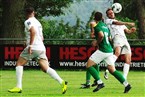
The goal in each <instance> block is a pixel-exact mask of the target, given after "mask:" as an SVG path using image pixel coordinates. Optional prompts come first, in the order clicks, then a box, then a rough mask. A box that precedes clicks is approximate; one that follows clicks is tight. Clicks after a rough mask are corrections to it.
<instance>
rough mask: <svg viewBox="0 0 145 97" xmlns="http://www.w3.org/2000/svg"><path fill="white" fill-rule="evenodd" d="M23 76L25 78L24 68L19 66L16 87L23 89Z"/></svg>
mask: <svg viewBox="0 0 145 97" xmlns="http://www.w3.org/2000/svg"><path fill="white" fill-rule="evenodd" d="M22 76H23V66H17V67H16V80H17V85H16V87H18V88H21V89H22Z"/></svg>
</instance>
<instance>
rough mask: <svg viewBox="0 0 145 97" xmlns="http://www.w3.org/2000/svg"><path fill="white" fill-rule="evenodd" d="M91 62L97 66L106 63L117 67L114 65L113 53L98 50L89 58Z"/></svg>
mask: <svg viewBox="0 0 145 97" xmlns="http://www.w3.org/2000/svg"><path fill="white" fill-rule="evenodd" d="M89 59H90V60H92V61H94V62H95V63H96V64H98V63H100V62H101V61H104V62H106V63H107V65H115V64H114V56H113V52H112V53H104V52H102V51H100V50H96V51H95V52H94V53H93V54H92V55H91V56H90V58H89Z"/></svg>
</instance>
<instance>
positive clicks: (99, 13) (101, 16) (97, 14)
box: [94, 12, 103, 21]
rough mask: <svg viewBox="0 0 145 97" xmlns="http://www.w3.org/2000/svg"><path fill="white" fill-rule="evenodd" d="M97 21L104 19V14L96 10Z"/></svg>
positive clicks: (95, 17)
mask: <svg viewBox="0 0 145 97" xmlns="http://www.w3.org/2000/svg"><path fill="white" fill-rule="evenodd" d="M94 19H95V21H101V20H102V19H103V15H102V13H101V12H96V13H95V15H94Z"/></svg>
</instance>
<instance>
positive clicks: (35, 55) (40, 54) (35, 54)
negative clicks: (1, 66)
mask: <svg viewBox="0 0 145 97" xmlns="http://www.w3.org/2000/svg"><path fill="white" fill-rule="evenodd" d="M20 56H21V57H23V58H24V59H26V60H32V59H35V60H36V61H37V60H39V59H45V60H48V59H47V56H46V53H45V51H40V50H32V54H31V55H30V54H29V53H28V48H25V49H24V50H23V51H22V52H21V54H20Z"/></svg>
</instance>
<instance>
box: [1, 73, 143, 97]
mask: <svg viewBox="0 0 145 97" xmlns="http://www.w3.org/2000/svg"><path fill="white" fill-rule="evenodd" d="M57 72H58V74H59V75H60V76H61V77H62V78H63V79H65V80H67V81H68V91H67V92H66V94H64V95H63V94H61V88H60V85H59V84H58V82H57V81H55V80H54V79H52V78H51V77H50V76H49V75H47V74H45V73H43V72H41V71H40V70H25V71H24V75H23V92H22V93H9V92H7V90H8V89H9V88H13V87H14V86H15V84H16V79H15V71H12V70H10V71H8V70H1V71H0V97H60V96H62V97H145V72H143V71H130V72H129V75H128V81H129V82H130V84H131V85H132V89H131V91H130V92H129V93H127V94H124V93H123V91H124V86H123V85H122V84H120V83H119V82H118V81H117V80H116V79H115V78H114V77H113V76H112V75H109V80H105V79H104V78H103V73H104V72H103V71H101V73H100V74H101V79H102V80H103V81H104V83H105V88H103V89H101V90H100V91H98V92H96V93H93V92H92V91H93V89H94V87H91V88H90V89H80V84H81V83H84V82H85V71H57ZM92 82H93V78H92Z"/></svg>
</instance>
